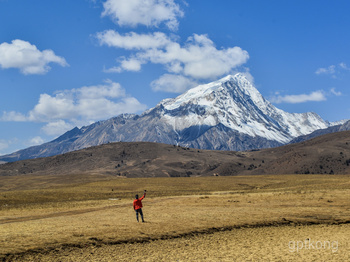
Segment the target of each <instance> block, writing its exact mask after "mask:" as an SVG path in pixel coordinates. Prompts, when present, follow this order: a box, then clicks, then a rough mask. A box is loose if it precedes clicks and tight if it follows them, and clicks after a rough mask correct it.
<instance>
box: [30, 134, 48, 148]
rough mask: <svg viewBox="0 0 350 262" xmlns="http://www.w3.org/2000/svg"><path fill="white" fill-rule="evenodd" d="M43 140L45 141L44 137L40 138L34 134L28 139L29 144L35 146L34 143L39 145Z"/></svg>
mask: <svg viewBox="0 0 350 262" xmlns="http://www.w3.org/2000/svg"><path fill="white" fill-rule="evenodd" d="M44 142H45V141H44V139H42V138H41V137H40V136H36V137H33V138H32V139H30V140H29V145H30V146H36V145H41V144H43V143H44Z"/></svg>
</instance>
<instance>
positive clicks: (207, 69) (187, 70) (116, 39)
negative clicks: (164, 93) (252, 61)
mask: <svg viewBox="0 0 350 262" xmlns="http://www.w3.org/2000/svg"><path fill="white" fill-rule="evenodd" d="M97 38H98V39H99V41H100V44H101V45H103V44H105V45H108V46H113V47H117V48H124V49H128V50H136V53H134V54H133V55H131V56H130V57H129V58H122V59H121V60H120V65H119V67H113V68H111V69H108V70H107V72H119V73H120V72H122V71H139V70H140V69H141V65H142V64H146V63H148V62H150V63H153V64H162V65H164V66H165V69H166V70H167V71H168V72H169V73H176V74H182V75H185V76H188V77H191V78H194V79H213V78H217V77H219V76H222V75H223V74H228V73H230V72H231V71H232V70H233V69H234V68H236V67H238V66H240V65H242V64H244V63H246V62H247V60H248V59H249V54H248V52H247V51H245V50H242V49H241V48H240V47H237V46H236V47H231V48H226V49H217V48H216V47H215V45H214V42H213V41H212V40H211V39H209V37H208V36H207V35H197V34H194V35H193V36H191V37H189V38H188V39H187V41H186V43H185V45H184V46H181V45H180V44H179V43H177V42H176V41H174V40H172V39H170V38H168V37H167V36H166V35H164V34H162V33H154V34H147V35H145V34H137V33H130V34H126V35H124V36H123V35H120V34H119V33H117V32H114V31H106V32H103V33H100V34H98V35H97ZM140 39H147V41H145V43H144V44H143V45H142V46H141V44H140V43H139V42H140Z"/></svg>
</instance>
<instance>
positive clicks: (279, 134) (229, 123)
mask: <svg viewBox="0 0 350 262" xmlns="http://www.w3.org/2000/svg"><path fill="white" fill-rule="evenodd" d="M329 125H330V124H329V123H328V122H326V121H324V120H323V119H322V118H321V117H319V116H318V115H317V114H315V113H302V114H293V113H288V112H285V111H283V110H280V109H278V108H276V107H275V106H273V105H272V104H271V103H270V102H269V101H267V100H266V99H265V98H264V97H263V96H262V95H261V94H260V92H259V91H258V90H257V89H256V88H255V87H254V85H253V83H251V82H250V81H249V79H248V78H247V77H246V76H245V75H244V74H242V73H238V74H235V75H228V76H226V77H223V78H221V79H219V80H217V81H214V82H212V83H208V84H205V85H199V86H197V87H194V88H192V89H190V90H188V91H186V92H185V93H183V94H182V95H180V96H178V97H176V98H172V99H165V100H163V101H161V102H160V103H159V104H158V105H157V106H156V107H155V108H152V109H149V110H147V111H145V112H144V113H143V114H142V115H137V116H136V115H120V116H117V117H114V118H111V119H109V120H106V121H100V122H97V123H95V124H92V125H90V126H86V127H83V128H81V129H74V130H71V131H70V132H67V133H66V134H65V135H63V136H61V137H60V138H58V139H56V140H54V141H51V142H49V143H46V144H43V145H41V146H36V147H33V148H30V149H28V150H27V149H25V150H22V151H21V152H18V153H17V154H13V155H12V156H10V158H9V157H7V158H6V159H15V158H16V159H17V160H18V159H20V158H22V159H23V157H26V156H29V155H31V157H27V158H33V157H42V156H49V155H55V154H59V153H64V152H69V151H72V150H77V149H81V148H85V147H89V146H94V145H100V144H104V143H108V142H113V141H125V142H133V141H148V142H160V143H167V144H179V145H182V146H186V147H194V148H201V149H221V150H236V151H237V150H248V149H257V148H264V147H276V146H279V145H282V144H285V143H288V142H289V141H291V140H292V139H293V138H295V137H297V136H300V135H306V134H309V133H311V132H313V131H315V130H317V129H322V128H326V127H328V126H329ZM6 159H5V158H3V160H6ZM0 160H1V158H0ZM7 161H8V160H7ZM10 161H11V160H10Z"/></svg>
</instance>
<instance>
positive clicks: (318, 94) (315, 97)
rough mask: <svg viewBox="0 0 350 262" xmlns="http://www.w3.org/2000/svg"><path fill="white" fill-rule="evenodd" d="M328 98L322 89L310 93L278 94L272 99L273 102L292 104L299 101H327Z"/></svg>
mask: <svg viewBox="0 0 350 262" xmlns="http://www.w3.org/2000/svg"><path fill="white" fill-rule="evenodd" d="M325 100H327V98H326V94H325V92H324V91H322V90H318V91H314V92H312V93H310V94H300V95H285V96H281V95H277V96H274V97H272V98H271V99H270V101H271V102H272V103H276V104H280V103H290V104H297V103H305V102H310V101H314V102H319V101H325Z"/></svg>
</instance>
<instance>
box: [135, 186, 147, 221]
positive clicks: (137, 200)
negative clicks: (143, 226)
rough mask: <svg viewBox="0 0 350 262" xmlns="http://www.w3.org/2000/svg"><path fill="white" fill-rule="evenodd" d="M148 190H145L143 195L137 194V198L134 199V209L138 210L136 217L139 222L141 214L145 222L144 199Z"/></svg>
mask: <svg viewBox="0 0 350 262" xmlns="http://www.w3.org/2000/svg"><path fill="white" fill-rule="evenodd" d="M146 192H147V191H146V190H145V191H144V192H143V196H142V197H140V198H139V195H135V199H134V202H133V204H132V205H133V207H134V210H135V212H136V219H137V222H139V214H140V216H141V219H142V222H145V221H144V220H143V213H142V200H143V199H144V198H145V197H146Z"/></svg>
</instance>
